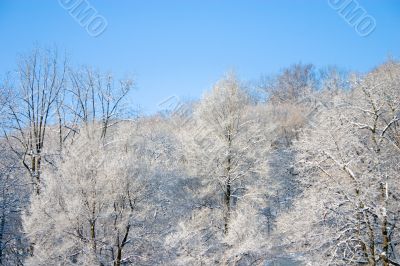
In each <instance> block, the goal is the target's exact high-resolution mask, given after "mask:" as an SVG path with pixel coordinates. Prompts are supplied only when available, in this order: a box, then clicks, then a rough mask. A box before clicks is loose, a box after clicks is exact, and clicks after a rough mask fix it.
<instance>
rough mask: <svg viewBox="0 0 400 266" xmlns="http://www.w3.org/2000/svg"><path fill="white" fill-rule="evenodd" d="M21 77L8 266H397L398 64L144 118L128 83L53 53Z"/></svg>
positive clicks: (6, 142)
mask: <svg viewBox="0 0 400 266" xmlns="http://www.w3.org/2000/svg"><path fill="white" fill-rule="evenodd" d="M67 59H68V60H67ZM17 61H18V69H17V71H15V72H12V73H11V74H9V75H7V76H6V78H5V79H4V80H2V81H1V83H0V125H1V129H2V131H1V137H0V158H1V160H0V168H1V171H0V264H1V265H115V266H117V265H118V266H119V265H400V246H399V244H400V235H399V222H400V221H399V219H400V216H399V212H400V180H399V172H400V156H399V155H400V89H399V88H400V63H399V62H397V61H395V60H393V59H388V60H387V61H386V62H385V63H383V64H381V65H379V66H376V67H375V68H374V69H372V70H371V71H369V72H368V73H357V72H351V71H342V70H341V69H340V68H337V67H326V68H322V69H320V68H316V67H315V66H313V65H312V64H302V63H296V64H294V65H291V66H288V67H287V68H285V69H281V70H277V72H276V74H274V75H270V76H264V77H262V78H259V79H257V80H256V81H251V82H249V81H245V80H241V79H240V77H238V75H236V74H235V73H233V72H228V73H227V74H226V75H225V76H223V77H221V78H220V80H219V81H218V82H216V83H215V84H214V85H213V86H212V88H211V89H210V90H209V91H207V92H205V93H204V95H203V96H202V97H201V99H199V100H198V101H181V102H171V101H169V100H166V102H165V103H164V104H163V110H162V111H160V112H158V113H156V114H152V115H141V114H140V113H137V112H135V111H132V110H133V109H134V108H133V107H132V106H131V105H132V103H130V102H129V101H127V100H126V99H127V95H129V93H130V91H131V90H134V89H135V84H136V83H135V80H134V79H133V78H125V79H117V78H115V77H114V76H113V74H112V73H108V72H102V71H99V70H95V69H94V68H91V67H87V66H85V67H75V66H73V64H71V63H70V59H69V58H65V56H61V53H59V52H57V51H55V50H49V49H41V48H38V49H35V50H33V51H32V52H30V53H27V54H25V55H24V56H21V57H20V58H18V60H17Z"/></svg>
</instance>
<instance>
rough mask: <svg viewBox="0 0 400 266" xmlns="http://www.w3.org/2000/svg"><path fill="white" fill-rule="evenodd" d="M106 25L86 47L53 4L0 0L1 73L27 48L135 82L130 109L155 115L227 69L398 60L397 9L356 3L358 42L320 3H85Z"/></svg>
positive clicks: (265, 70)
mask: <svg viewBox="0 0 400 266" xmlns="http://www.w3.org/2000/svg"><path fill="white" fill-rule="evenodd" d="M87 1H88V2H89V3H90V4H91V5H92V6H93V7H95V8H96V10H97V11H98V13H99V14H101V15H102V16H104V18H105V19H106V20H107V22H108V26H107V28H106V30H105V31H104V33H103V34H101V35H100V36H98V37H96V38H93V37H91V36H90V35H89V34H87V32H86V30H85V29H84V28H82V27H81V26H80V25H79V24H78V23H77V22H76V21H75V20H74V18H72V17H71V15H70V14H69V13H68V11H66V10H65V9H63V8H62V7H61V5H60V4H59V2H58V1H57V0H40V1H34V0H31V1H28V0H1V1H0V33H1V42H0V59H1V60H0V74H3V73H5V72H6V71H8V70H13V69H15V62H16V57H17V55H18V54H19V53H25V52H28V51H30V50H31V49H32V48H34V47H35V44H39V45H40V46H51V45H54V44H55V45H57V46H58V47H59V48H62V49H66V50H67V51H68V53H69V55H70V58H71V61H72V62H74V63H75V64H87V65H91V66H95V67H97V68H98V69H100V70H103V71H113V72H114V73H116V74H117V75H118V76H126V75H134V77H135V79H136V82H137V89H136V90H135V91H134V92H133V93H132V95H131V101H132V104H133V105H138V106H141V108H142V109H143V111H144V112H147V113H148V112H154V111H155V110H157V108H158V107H157V105H158V103H159V102H161V101H162V100H164V99H166V98H168V97H169V96H171V95H177V96H179V97H181V98H184V99H186V98H189V99H192V98H199V97H200V96H201V95H202V93H203V91H205V90H207V89H209V88H210V87H211V86H212V84H213V83H214V82H215V81H216V80H218V79H219V78H220V77H221V76H222V75H223V74H224V73H225V72H227V71H229V70H232V69H234V70H235V71H236V72H237V73H238V74H239V76H240V77H241V78H242V79H244V80H255V79H257V78H259V77H260V76H261V75H262V74H272V73H276V72H277V71H279V70H280V69H281V68H283V67H285V66H288V65H291V64H293V63H297V62H300V61H301V62H303V63H314V64H316V65H317V66H325V65H337V66H340V67H342V68H345V69H353V70H357V71H367V70H369V69H371V68H372V67H374V66H375V65H377V64H379V63H382V62H383V61H384V60H385V59H386V58H387V57H388V56H389V55H391V56H393V57H394V58H399V57H400V1H398V0H383V1H378V0H375V1H372V0H371V1H362V0H358V3H359V4H360V5H361V6H362V7H363V8H364V9H365V10H366V11H367V13H368V14H369V15H370V16H372V17H374V18H375V20H376V29H375V31H374V32H372V33H371V34H370V35H369V36H367V37H360V36H359V35H358V34H357V32H356V31H355V30H354V28H352V27H351V26H349V25H348V24H347V23H346V21H344V19H343V18H342V17H341V16H340V15H339V14H338V13H337V11H335V10H333V9H332V8H331V7H330V6H329V4H328V0H302V1H301V0H298V1H296V0H291V1H290V0H275V1H272V0H271V1H267V0H264V1H261V0H248V1H245V0H242V1H238V0H196V1H195V0H192V1H184V0H179V1H178V0H169V1H167V0H163V1H162V0H159V1H155V0H142V1H132V0H131V1H128V0H120V1H105V0H104V1H100V0H87Z"/></svg>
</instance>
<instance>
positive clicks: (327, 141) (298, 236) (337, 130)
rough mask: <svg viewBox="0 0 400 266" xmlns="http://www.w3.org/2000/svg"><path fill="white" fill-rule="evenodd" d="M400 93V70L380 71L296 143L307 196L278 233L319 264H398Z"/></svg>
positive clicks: (388, 66) (358, 84) (360, 83)
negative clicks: (399, 128)
mask: <svg viewBox="0 0 400 266" xmlns="http://www.w3.org/2000/svg"><path fill="white" fill-rule="evenodd" d="M399 85H400V67H399V64H398V63H395V62H388V63H386V64H385V65H383V66H381V67H379V68H377V69H376V70H374V71H373V72H371V73H369V74H368V75H367V76H365V77H364V78H362V79H361V80H359V81H358V82H356V83H355V84H354V89H353V90H352V91H351V92H348V93H342V94H341V95H338V96H337V98H339V99H337V100H336V99H333V102H334V105H333V106H332V107H330V108H325V109H322V110H320V112H319V113H318V114H317V115H316V116H315V117H314V119H313V121H312V123H311V125H312V126H311V127H310V128H309V129H308V130H306V131H305V132H304V134H303V136H302V138H301V140H300V141H299V142H297V143H296V151H297V152H298V156H297V160H298V166H299V169H300V170H301V171H300V173H301V174H300V177H301V178H300V182H302V184H303V193H302V194H301V196H300V197H299V199H298V200H297V202H296V203H295V208H294V210H292V211H290V212H289V213H288V214H286V215H283V216H281V217H280V218H279V225H280V227H279V228H280V229H281V230H282V232H283V233H286V235H287V238H288V240H289V243H290V244H292V246H294V247H296V248H297V249H298V250H301V251H302V252H305V254H307V255H309V256H307V258H308V259H309V260H311V261H314V263H323V262H325V263H328V264H331V265H343V264H359V263H367V264H369V265H389V264H394V265H397V264H398V258H397V253H398V247H397V245H398V243H397V238H398V233H397V232H398V222H397V220H398V215H399V211H400V210H399V207H398V206H399V195H398V188H399V185H400V183H399V181H398V178H397V173H398V171H399V165H400V164H399V163H400V157H399V151H400V150H399V146H398V142H397V141H398V132H399V131H398V126H399V124H398V121H399V111H400V109H399V108H400V106H399V102H400V91H399V90H398V87H399ZM396 263H397V264H396Z"/></svg>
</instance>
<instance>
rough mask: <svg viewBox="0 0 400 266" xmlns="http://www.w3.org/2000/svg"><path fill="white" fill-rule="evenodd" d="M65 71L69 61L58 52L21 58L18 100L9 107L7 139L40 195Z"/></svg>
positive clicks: (17, 83)
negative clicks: (51, 125)
mask: <svg viewBox="0 0 400 266" xmlns="http://www.w3.org/2000/svg"><path fill="white" fill-rule="evenodd" d="M65 71H66V60H65V59H64V60H61V61H60V60H59V57H58V55H57V51H55V50H43V49H36V50H34V51H33V52H32V53H31V54H30V55H27V56H24V57H22V58H21V60H20V62H19V64H18V71H17V74H18V76H17V77H16V82H15V84H13V85H12V86H13V87H14V90H15V93H14V95H13V96H14V97H15V98H16V100H15V101H14V102H11V103H9V104H8V105H7V107H8V113H9V119H10V120H9V121H10V123H9V129H8V130H7V131H6V132H5V134H6V138H7V139H8V141H9V143H10V145H11V147H12V150H13V151H14V153H16V154H17V156H18V157H19V158H20V159H21V161H22V164H23V165H24V167H25V168H26V170H27V171H28V173H29V175H30V176H31V178H32V184H33V186H34V190H35V192H36V193H37V194H39V193H40V174H41V164H42V163H43V151H44V148H45V145H46V139H47V133H48V132H47V131H48V129H49V124H51V123H53V119H54V116H53V115H54V110H55V109H54V108H55V105H56V100H57V99H58V96H59V94H60V92H61V91H62V90H63V88H64V85H65ZM11 139H14V140H16V142H14V141H11ZM15 143H16V144H15Z"/></svg>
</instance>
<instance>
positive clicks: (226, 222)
mask: <svg viewBox="0 0 400 266" xmlns="http://www.w3.org/2000/svg"><path fill="white" fill-rule="evenodd" d="M224 196H225V197H224V205H225V206H224V233H225V234H227V233H228V227H229V220H230V215H231V185H230V180H229V179H228V181H227V185H226V191H225V195H224Z"/></svg>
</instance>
